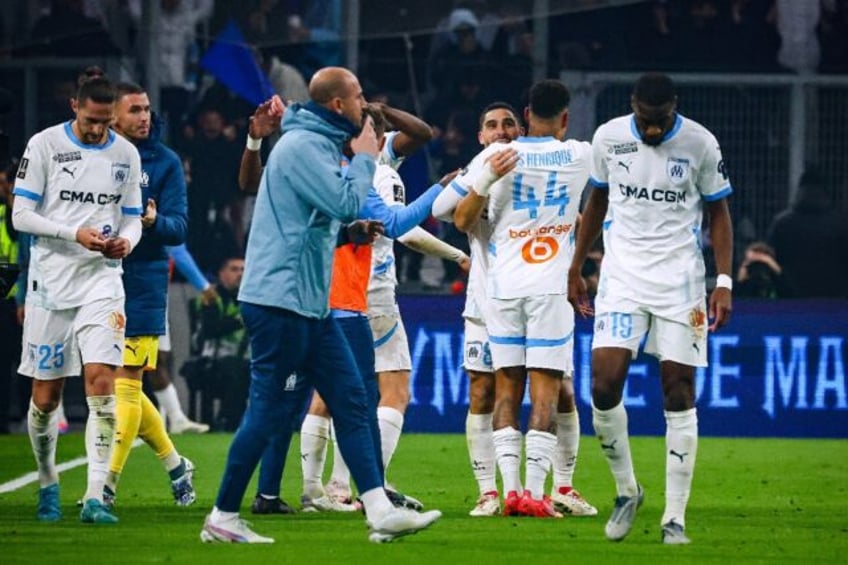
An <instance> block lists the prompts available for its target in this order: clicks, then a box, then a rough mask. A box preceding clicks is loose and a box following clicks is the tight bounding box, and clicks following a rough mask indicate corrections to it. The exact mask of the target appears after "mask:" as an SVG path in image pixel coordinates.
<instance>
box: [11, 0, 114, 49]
mask: <svg viewBox="0 0 848 565" xmlns="http://www.w3.org/2000/svg"><path fill="white" fill-rule="evenodd" d="M30 40H31V42H30V45H28V46H26V47H24V48H23V49H22V50H21V52H20V54H21V55H30V56H42V57H97V56H104V55H120V50H119V49H118V47H117V46H116V45H115V43H114V42H113V41H112V39H111V38H110V37H109V34H108V33H107V31H106V29H104V27H103V25H102V24H101V23H100V21H99V20H97V19H95V18H89V17H88V16H86V15H85V13H84V12H83V0H52V1H51V3H50V12H49V13H48V14H46V15H44V16H42V17H41V18H39V19H38V20H37V21H36V22H35V25H34V26H33V28H32V31H31V32H30Z"/></svg>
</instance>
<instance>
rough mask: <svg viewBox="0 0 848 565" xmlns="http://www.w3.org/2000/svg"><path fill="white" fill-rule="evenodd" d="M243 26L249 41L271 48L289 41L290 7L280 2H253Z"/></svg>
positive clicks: (254, 0) (264, 0)
mask: <svg viewBox="0 0 848 565" xmlns="http://www.w3.org/2000/svg"><path fill="white" fill-rule="evenodd" d="M249 6H250V8H249V11H248V13H247V15H246V16H245V18H244V19H245V21H244V24H243V25H242V26H241V27H242V29H243V30H244V35H245V37H246V38H247V40H248V41H250V42H251V43H255V44H257V45H259V46H260V47H263V48H265V47H270V46H274V45H277V44H279V43H282V42H286V41H288V40H289V38H288V23H287V18H288V16H289V15H290V12H289V9H288V6H286V3H285V2H280V1H279V0H252V1H251V2H250V3H249Z"/></svg>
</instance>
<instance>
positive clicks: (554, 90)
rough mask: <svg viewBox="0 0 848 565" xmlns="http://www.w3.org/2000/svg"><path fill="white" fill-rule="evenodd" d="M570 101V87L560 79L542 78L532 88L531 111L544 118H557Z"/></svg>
mask: <svg viewBox="0 0 848 565" xmlns="http://www.w3.org/2000/svg"><path fill="white" fill-rule="evenodd" d="M570 101H571V95H570V94H569V92H568V88H566V87H565V85H564V84H563V83H561V82H560V81H558V80H554V79H545V80H541V81H539V82H537V83H536V84H534V85H533V87H532V88H531V89H530V104H529V105H530V112H532V113H533V115H534V116H538V117H540V118H542V119H547V118H555V117H556V116H557V115H559V114H560V113H561V112H562V111H563V110H565V109H567V108H568V103H569V102H570Z"/></svg>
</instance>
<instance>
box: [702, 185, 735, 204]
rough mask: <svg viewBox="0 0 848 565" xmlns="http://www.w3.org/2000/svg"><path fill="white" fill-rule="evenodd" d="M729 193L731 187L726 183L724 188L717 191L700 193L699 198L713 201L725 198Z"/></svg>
mask: <svg viewBox="0 0 848 565" xmlns="http://www.w3.org/2000/svg"><path fill="white" fill-rule="evenodd" d="M731 194H733V187H732V186H730V185H727V186H725V187H724V188H722V189H721V190H719V191H718V192H715V193H713V194H702V195H701V198H703V199H704V200H706V201H707V202H715V201H716V200H721V199H722V198H727V197H728V196H730V195H731Z"/></svg>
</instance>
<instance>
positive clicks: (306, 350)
mask: <svg viewBox="0 0 848 565" xmlns="http://www.w3.org/2000/svg"><path fill="white" fill-rule="evenodd" d="M241 314H242V318H243V320H244V322H245V325H246V326H247V331H248V333H249V335H250V347H251V363H250V397H249V402H248V406H247V410H245V413H244V417H243V418H242V421H241V425H240V426H239V429H238V430H237V431H236V434H235V436H234V437H233V442H232V444H231V445H230V451H229V454H228V455H227V466H226V468H225V470H224V476H223V478H222V480H221V486H220V488H219V490H218V497H217V499H216V501H215V506H217V507H218V509H219V510H222V511H224V512H238V511H239V509H240V507H241V502H242V498H243V497H244V493H245V490H246V489H247V485H248V483H249V482H250V477H251V475H252V474H253V471H254V470H255V469H256V465H257V463H258V462H259V459H260V457H262V453H263V452H264V450H265V448H266V447H267V445H268V443H269V441H270V440H271V438H272V437H273V436H274V435H275V434H276V433H277V432H278V431H279V430H280V429H281V428H284V429H289V430H290V429H291V427H292V425H293V420H294V418H296V417H297V416H298V415H299V414H300V412H299V408H300V407H302V406H303V401H304V400H305V395H306V394H307V392H308V386H307V387H302V388H301V387H296V388H297V390H295V391H286V380H287V379H288V378H289V376H290V375H291V374H292V373H298V374H299V375H304V376H306V384H307V385H312V386H314V387H315V389H316V390H317V391H318V393H319V394H320V395H321V397H322V398H323V399H324V402H325V403H326V404H327V407H328V408H329V409H330V413H331V414H332V415H333V419H334V422H335V428H336V435H337V439H338V442H339V449H340V450H341V452H342V455H343V456H344V458H345V461H346V462H347V464H348V467H349V468H350V473H351V476H352V477H353V480H354V481H355V482H356V485H357V488H358V489H359V491H360V492H365V491H368V490H371V489H373V488H377V487H382V486H383V481H382V465H381V464H380V458H379V455H378V453H379V444H377V448H376V449H375V444H374V438H373V432H372V426H371V423H370V420H371V419H372V418H376V411H375V410H373V411H372V410H371V408H370V404H371V403H370V402H369V401H368V398H367V396H368V395H366V392H365V386H364V384H363V380H362V377H361V376H360V375H359V372H358V369H357V367H356V365H355V361H354V357H353V354H352V352H351V349H350V346H349V345H348V343H347V341H346V340H345V338H344V335H343V334H342V331H341V329H340V328H339V326H338V323H337V321H336V320H335V319H333V318H331V317H328V318H324V319H313V318H306V317H304V316H301V315H299V314H296V313H294V312H291V311H289V310H283V309H280V308H273V307H269V306H259V305H255V304H250V303H246V302H242V303H241ZM368 336H369V338H370V332H369V334H368ZM369 345H370V339H369ZM371 347H372V348H373V345H371Z"/></svg>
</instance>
